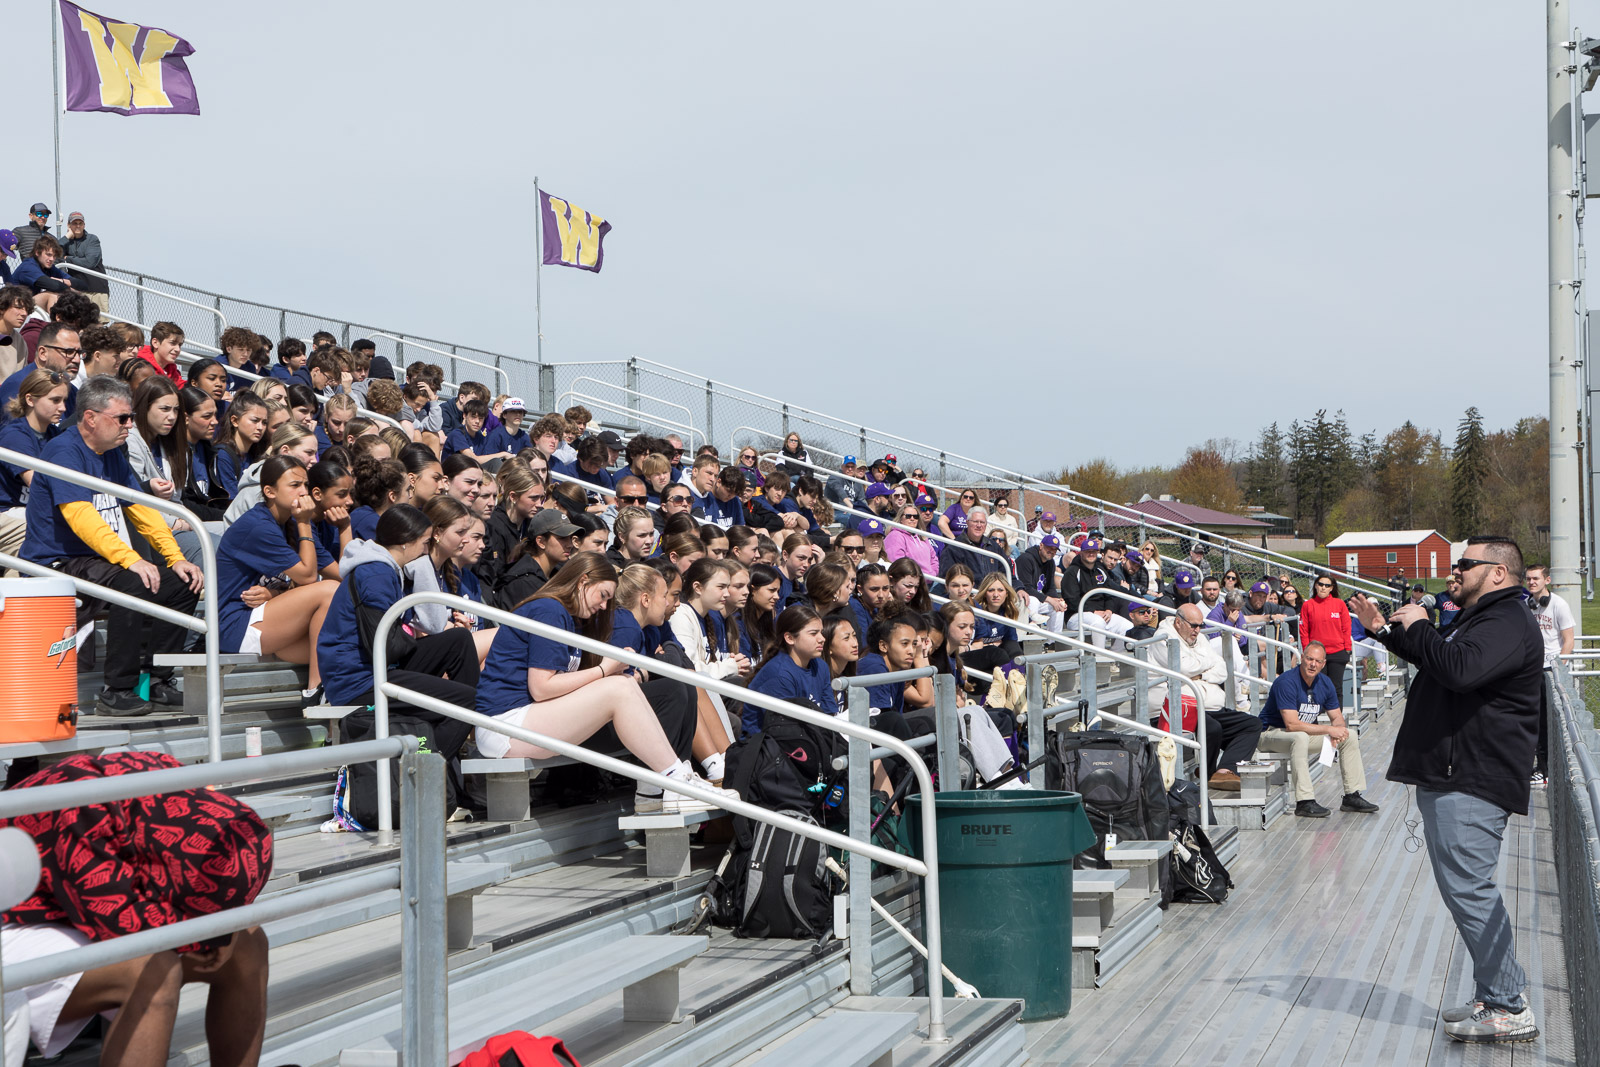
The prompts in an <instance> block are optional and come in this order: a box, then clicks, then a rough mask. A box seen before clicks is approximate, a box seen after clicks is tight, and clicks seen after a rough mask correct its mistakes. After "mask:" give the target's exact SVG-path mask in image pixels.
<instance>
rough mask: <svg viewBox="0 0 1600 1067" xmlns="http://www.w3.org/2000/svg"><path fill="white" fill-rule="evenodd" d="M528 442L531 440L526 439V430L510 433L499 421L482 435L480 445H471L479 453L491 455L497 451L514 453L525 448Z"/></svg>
mask: <svg viewBox="0 0 1600 1067" xmlns="http://www.w3.org/2000/svg"><path fill="white" fill-rule="evenodd" d="M529 444H531V442H530V441H529V440H528V433H527V431H526V430H518V431H517V432H516V433H512V432H511V431H509V430H507V429H506V427H505V424H504V423H501V424H500V425H499V426H496V427H495V428H494V429H492V430H490V431H489V432H488V433H487V434H486V435H485V436H484V439H483V444H482V445H481V446H479V445H473V446H472V447H473V448H474V449H476V450H477V452H478V454H479V455H483V456H492V455H494V454H495V453H497V452H510V453H511V454H512V455H516V454H517V453H518V452H521V451H522V450H523V449H524V448H527V447H528V445H529Z"/></svg>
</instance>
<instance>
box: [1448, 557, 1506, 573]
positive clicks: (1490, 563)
mask: <svg viewBox="0 0 1600 1067" xmlns="http://www.w3.org/2000/svg"><path fill="white" fill-rule="evenodd" d="M1498 566H1500V563H1499V562H1498V561H1496V560H1492V559H1471V558H1468V557H1466V556H1463V557H1461V558H1460V559H1458V560H1456V561H1455V562H1454V563H1452V564H1450V569H1451V570H1453V571H1460V572H1461V573H1462V574H1465V573H1467V572H1468V571H1470V570H1471V569H1472V568H1474V567H1498Z"/></svg>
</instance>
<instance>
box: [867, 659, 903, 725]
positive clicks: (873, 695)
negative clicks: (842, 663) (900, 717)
mask: <svg viewBox="0 0 1600 1067" xmlns="http://www.w3.org/2000/svg"><path fill="white" fill-rule="evenodd" d="M888 673H889V664H888V662H887V661H886V660H885V659H884V658H883V657H882V656H880V655H879V654H878V653H876V652H869V653H867V654H866V655H865V656H862V657H861V659H860V660H859V661H858V662H857V663H856V677H857V678H860V677H863V676H864V675H868V674H888ZM867 699H868V700H869V701H870V702H871V703H870V705H869V706H870V707H872V708H874V709H875V710H877V711H898V712H902V713H904V711H905V710H906V683H904V682H895V683H891V684H889V685H874V686H871V687H870V688H868V689H867Z"/></svg>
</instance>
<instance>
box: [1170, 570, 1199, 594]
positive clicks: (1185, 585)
mask: <svg viewBox="0 0 1600 1067" xmlns="http://www.w3.org/2000/svg"><path fill="white" fill-rule="evenodd" d="M1172 584H1173V585H1175V586H1177V587H1178V588H1179V589H1185V590H1187V589H1193V588H1194V575H1192V574H1190V573H1189V572H1188V571H1184V572H1182V573H1181V574H1179V575H1178V576H1177V577H1176V578H1174V579H1173V580H1172Z"/></svg>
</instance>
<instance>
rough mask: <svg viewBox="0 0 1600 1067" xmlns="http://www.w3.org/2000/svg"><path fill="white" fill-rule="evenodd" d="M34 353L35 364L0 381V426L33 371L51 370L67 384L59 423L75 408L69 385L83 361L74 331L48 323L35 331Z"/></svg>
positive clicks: (75, 394) (75, 391) (72, 387)
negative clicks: (37, 338)
mask: <svg viewBox="0 0 1600 1067" xmlns="http://www.w3.org/2000/svg"><path fill="white" fill-rule="evenodd" d="M34 351H35V352H36V353H37V362H36V363H32V364H29V363H24V364H23V365H22V366H21V367H19V368H18V369H17V371H16V372H15V373H14V374H12V375H11V376H10V377H9V378H7V379H6V380H5V381H3V382H0V425H4V424H5V423H6V422H7V421H9V419H10V417H11V416H10V415H8V414H6V413H5V412H6V410H7V409H8V408H9V407H10V406H11V402H12V401H13V400H15V399H16V398H17V393H19V392H20V391H21V390H22V380H23V379H24V378H26V377H27V376H28V375H29V374H31V373H32V372H33V371H34V370H35V369H38V370H47V371H54V372H55V373H57V374H60V375H61V376H62V377H61V380H62V381H63V382H66V383H67V406H66V408H65V409H64V410H63V411H62V412H61V421H62V423H63V424H66V423H68V422H70V421H71V420H72V413H73V412H74V411H76V410H77V408H78V387H77V386H75V385H73V384H72V379H74V378H76V377H77V376H78V364H79V362H81V361H82V359H83V347H82V346H81V345H80V344H79V342H78V331H77V330H76V329H74V328H73V327H71V326H68V325H67V324H66V323H64V322H52V323H48V324H47V325H46V326H45V328H44V329H43V330H41V331H39V345H38V347H37V348H36V349H35V350H34Z"/></svg>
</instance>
